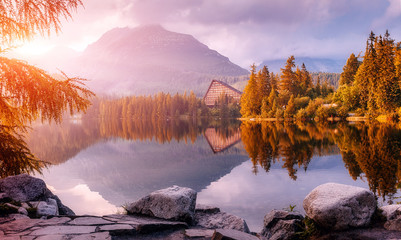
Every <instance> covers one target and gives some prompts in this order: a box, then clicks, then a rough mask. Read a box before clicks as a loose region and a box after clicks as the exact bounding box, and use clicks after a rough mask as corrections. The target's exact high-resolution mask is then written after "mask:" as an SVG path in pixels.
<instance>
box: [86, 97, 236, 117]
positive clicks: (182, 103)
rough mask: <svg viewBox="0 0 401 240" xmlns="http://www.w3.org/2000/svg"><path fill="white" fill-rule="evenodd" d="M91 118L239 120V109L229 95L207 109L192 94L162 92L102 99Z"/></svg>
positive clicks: (89, 114) (96, 103)
mask: <svg viewBox="0 0 401 240" xmlns="http://www.w3.org/2000/svg"><path fill="white" fill-rule="evenodd" d="M93 104H94V107H93V109H90V110H89V113H88V114H87V117H88V116H96V117H97V116H100V117H101V118H116V119H120V118H129V119H166V118H180V117H187V118H198V117H223V118H228V117H238V116H239V106H238V104H237V103H235V102H234V101H233V99H232V98H230V97H228V96H227V95H223V94H222V95H221V96H220V97H219V98H218V100H217V101H216V103H215V106H213V107H211V108H210V107H208V106H206V104H205V102H204V101H203V99H200V98H197V97H196V95H195V93H194V92H193V91H191V92H190V94H187V93H184V94H179V93H176V94H174V95H171V94H169V93H163V92H159V93H157V94H156V95H153V96H129V97H123V98H118V99H114V98H99V99H96V100H95V101H94V102H93Z"/></svg>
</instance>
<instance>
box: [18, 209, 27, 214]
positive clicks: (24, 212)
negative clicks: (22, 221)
mask: <svg viewBox="0 0 401 240" xmlns="http://www.w3.org/2000/svg"><path fill="white" fill-rule="evenodd" d="M18 213H19V214H22V215H25V216H28V211H27V210H26V208H23V207H19V208H18Z"/></svg>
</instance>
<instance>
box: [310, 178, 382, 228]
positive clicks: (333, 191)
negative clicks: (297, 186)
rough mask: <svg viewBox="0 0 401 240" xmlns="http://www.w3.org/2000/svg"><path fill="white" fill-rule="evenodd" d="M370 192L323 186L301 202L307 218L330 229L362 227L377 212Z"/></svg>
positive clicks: (329, 184)
mask: <svg viewBox="0 0 401 240" xmlns="http://www.w3.org/2000/svg"><path fill="white" fill-rule="evenodd" d="M376 205H377V203H376V199H375V196H374V195H373V193H372V192H370V191H368V190H366V189H364V188H360V187H354V186H349V185H344V184H338V183H326V184H323V185H320V186H318V187H316V188H315V189H313V190H312V191H311V192H310V193H309V194H308V196H306V198H305V199H304V202H303V207H304V209H305V212H306V215H307V216H308V217H309V218H311V219H313V220H314V221H315V222H316V223H317V224H318V225H320V226H321V227H323V228H326V229H331V230H345V229H348V228H353V227H364V226H367V225H369V224H370V219H371V217H372V215H373V213H374V212H375V210H376Z"/></svg>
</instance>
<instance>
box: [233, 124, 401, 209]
mask: <svg viewBox="0 0 401 240" xmlns="http://www.w3.org/2000/svg"><path fill="white" fill-rule="evenodd" d="M241 135H242V142H243V143H244V147H245V149H246V151H247V152H248V154H249V157H250V158H251V160H252V163H253V170H252V171H253V172H254V173H255V174H257V173H258V172H259V170H258V169H259V168H262V169H264V170H265V171H266V172H269V170H270V167H271V165H272V164H274V163H276V162H278V163H279V164H281V166H282V168H285V169H287V171H288V176H289V177H290V178H291V179H293V180H296V179H297V171H298V170H299V169H303V170H304V171H307V169H308V165H309V164H310V162H311V159H312V157H313V156H314V155H317V156H323V155H332V154H341V156H342V159H343V161H344V164H345V167H346V168H347V169H348V171H349V174H350V176H351V177H352V179H354V180H356V179H358V178H360V179H366V180H367V182H368V183H369V188H370V190H371V191H373V192H375V193H376V194H377V195H378V196H380V197H383V199H386V197H387V196H388V197H389V202H392V196H393V195H394V194H395V193H396V192H397V190H398V188H400V180H401V165H400V160H401V155H400V154H401V152H400V147H401V130H400V129H399V128H398V127H396V126H393V125H386V124H378V123H372V124H355V125H349V124H337V125H315V124H311V123H310V124H306V125H304V124H303V125H296V124H288V123H286V124H284V125H283V124H280V123H272V122H263V123H254V122H244V123H243V124H242V125H241Z"/></svg>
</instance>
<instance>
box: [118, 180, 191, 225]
mask: <svg viewBox="0 0 401 240" xmlns="http://www.w3.org/2000/svg"><path fill="white" fill-rule="evenodd" d="M195 204H196V192H195V191H194V190H192V189H190V188H185V187H179V186H172V187H169V188H166V189H161V190H158V191H155V192H152V193H150V194H149V195H148V196H145V197H143V198H141V199H139V200H138V201H136V202H133V203H131V204H129V205H128V207H127V209H126V210H127V212H128V214H142V215H147V216H151V217H158V218H163V219H167V220H175V221H185V222H187V223H192V221H193V219H194V213H195Z"/></svg>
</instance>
